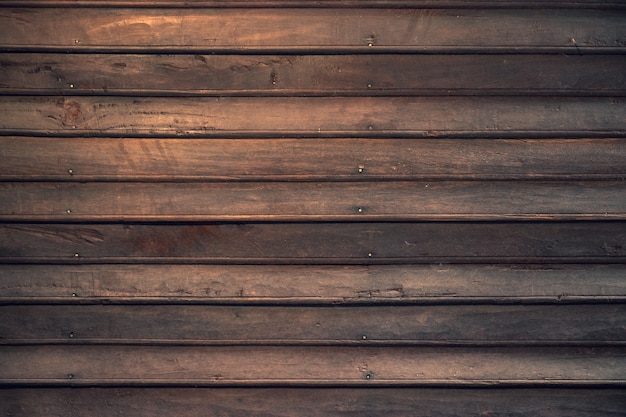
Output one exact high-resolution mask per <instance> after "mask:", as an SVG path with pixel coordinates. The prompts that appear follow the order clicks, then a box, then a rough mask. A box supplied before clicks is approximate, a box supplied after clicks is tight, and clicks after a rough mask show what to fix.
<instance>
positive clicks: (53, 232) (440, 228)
mask: <svg viewBox="0 0 626 417" xmlns="http://www.w3.org/2000/svg"><path fill="white" fill-rule="evenodd" d="M625 257H626V222H531V223H523V222H492V223H476V222H443V223H432V222H425V223H402V222H398V223H242V224H237V223H230V224H229V223H226V224H213V223H211V224H186V225H185V224H183V225H181V224H176V223H174V224H163V225H161V224H157V225H145V224H84V225H72V224H19V223H18V224H3V225H0V262H2V263H14V262H18V263H30V262H36V263H41V262H44V263H47V262H55V263H76V262H104V263H133V262H135V263H137V262H139V263H142V262H148V263H169V262H176V263H190V262H192V263H193V262H200V263H265V264H267V263H318V264H319V263H325V264H344V263H351V264H367V263H389V262H392V263H437V262H442V263H485V262H486V263H492V262H495V263H517V262H529V263H559V262H568V263H572V262H575V263H587V262H588V263H622V262H624V260H626V258H625Z"/></svg>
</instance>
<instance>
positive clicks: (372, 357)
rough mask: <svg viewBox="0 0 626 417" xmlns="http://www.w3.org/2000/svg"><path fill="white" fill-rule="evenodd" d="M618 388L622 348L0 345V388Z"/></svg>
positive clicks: (624, 377)
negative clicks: (486, 386) (172, 386)
mask: <svg viewBox="0 0 626 417" xmlns="http://www.w3.org/2000/svg"><path fill="white" fill-rule="evenodd" d="M2 384H4V385H6V384H10V385H24V384H26V385H34V384H36V385H46V384H49V385H65V386H70V385H76V386H77V385H103V386H104V385H109V386H110V385H143V386H149V385H191V386H194V385H206V386H225V385H226V386H228V385H244V386H254V385H257V386H258V385H285V386H288V385H342V386H345V385H355V386H358V385H365V386H368V385H369V386H384V385H388V386H402V385H412V386H416V385H440V386H450V387H455V386H459V387H461V386H485V385H498V386H521V385H548V386H551V385H557V384H559V385H568V384H569V385H580V386H624V385H625V384H626V355H625V354H624V349H623V348H534V349H527V348H504V347H499V348H495V347H491V348H489V347H484V348H480V349H476V348H471V347H468V348H462V347H395V348H389V347H380V346H378V347H375V346H369V347H349V346H343V347H337V346H332V347H331V346H306V347H305V346H288V347H286V346H282V347H279V346H211V347H206V346H107V345H104V346H79V345H76V346H1V347H0V385H2Z"/></svg>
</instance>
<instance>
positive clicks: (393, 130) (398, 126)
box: [0, 96, 626, 138]
mask: <svg viewBox="0 0 626 417" xmlns="http://www.w3.org/2000/svg"><path fill="white" fill-rule="evenodd" d="M625 131H626V101H624V100H623V99H621V98H596V97H589V98H579V97H577V98H554V97H525V98H524V99H523V100H520V99H519V98H518V97H224V98H221V97H186V98H179V97H177V98H174V97H169V98H164V97H153V98H135V97H92V96H89V97H83V96H74V97H24V96H0V134H14V133H15V134H21V135H28V134H37V135H59V136H66V135H74V136H80V135H89V136H107V135H118V136H153V137H154V136H172V135H191V136H200V137H206V136H212V137H220V136H221V137H241V136H247V137H259V136H269V137H284V136H296V137H302V136H327V137H328V136H330V137H335V136H344V137H345V136H348V137H351V136H360V135H367V136H370V137H378V138H380V137H386V136H391V137H394V136H395V137H404V136H418V137H424V136H438V135H448V136H449V135H451V136H468V137H480V138H484V137H503V136H511V137H525V138H527V137H529V136H531V137H532V136H539V137H541V136H543V137H555V136H559V135H576V136H579V137H586V136H589V135H592V136H604V137H606V136H610V135H612V134H615V135H617V136H623V135H624V132H625Z"/></svg>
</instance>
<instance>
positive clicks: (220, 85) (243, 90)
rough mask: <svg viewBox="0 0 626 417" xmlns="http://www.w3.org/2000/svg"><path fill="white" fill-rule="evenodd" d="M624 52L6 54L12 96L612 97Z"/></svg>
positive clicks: (623, 82) (623, 85)
mask: <svg viewBox="0 0 626 417" xmlns="http://www.w3.org/2000/svg"><path fill="white" fill-rule="evenodd" d="M625 74H626V56H623V55H594V56H584V55H583V56H578V55H443V56H442V55H312V56H311V55H304V56H302V55H295V56H289V55H280V56H265V55H235V56H233V55H227V56H218V55H119V54H116V55H106V54H98V55H93V54H89V55H82V54H80V55H79V54H4V55H1V56H0V79H3V82H2V83H0V93H3V94H33V95H34V94H47V95H60V94H99V95H102V94H104V95H106V94H114V95H143V96H145V95H186V96H189V95H220V96H224V95H244V96H249V95H264V96H268V95H269V96H281V95H300V96H301V95H318V96H324V95H559V96H565V95H595V96H598V95H607V96H611V95H614V96H623V95H624V94H625V93H626V75H625Z"/></svg>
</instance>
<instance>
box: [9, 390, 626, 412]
mask: <svg viewBox="0 0 626 417" xmlns="http://www.w3.org/2000/svg"><path fill="white" fill-rule="evenodd" d="M625 408H626V391H624V390H623V389H606V388H605V389H576V390H563V389H554V388H543V389H528V388H518V389H511V388H505V389H498V388H491V389H488V390H477V389H468V388H457V389H449V388H448V389H432V388H362V389H359V388H342V389H339V388H336V387H334V388H317V389H303V388H247V389H237V388H217V389H212V388H77V387H75V388H56V389H55V388H39V389H32V388H10V389H5V390H2V391H0V413H4V414H3V415H7V416H29V417H50V416H66V415H89V416H91V417H108V416H111V415H115V414H119V415H133V416H137V417H161V416H163V415H175V416H179V417H196V416H200V415H202V416H210V417H217V416H223V415H228V416H233V417H291V416H294V415H297V416H302V417H328V416H332V415H341V414H348V415H367V416H371V417H401V416H402V417H404V416H407V415H411V416H414V417H432V416H448V417H475V416H476V415H489V414H492V415H498V416H510V417H513V416H519V415H523V416H534V417H562V416H563V413H567V415H568V416H571V417H614V416H618V415H621V414H623V410H624V409H625Z"/></svg>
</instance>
